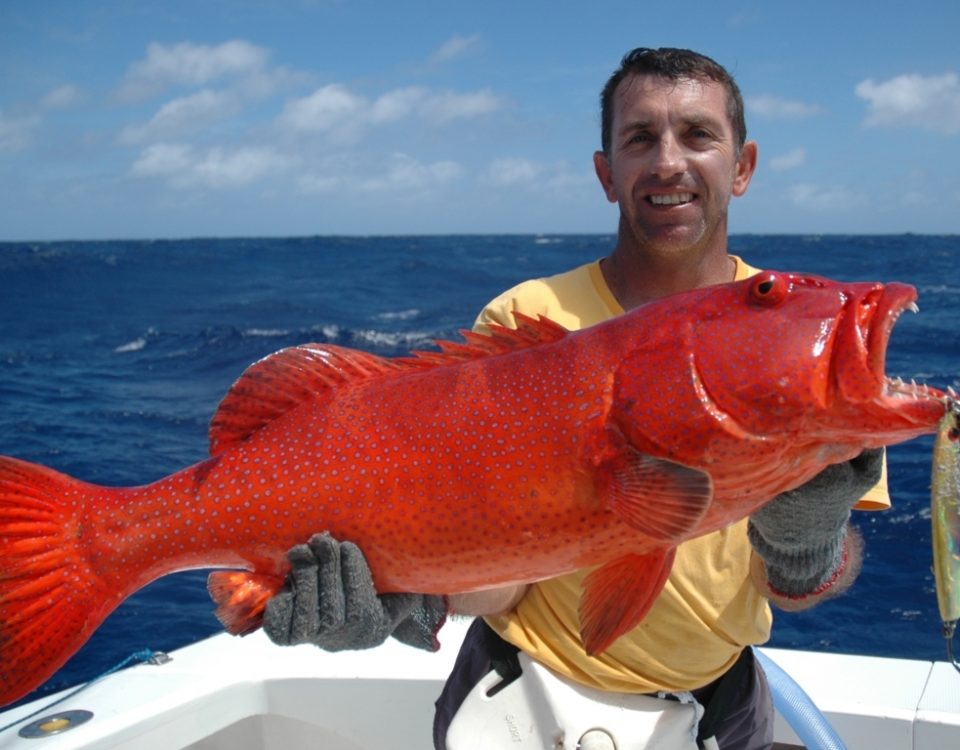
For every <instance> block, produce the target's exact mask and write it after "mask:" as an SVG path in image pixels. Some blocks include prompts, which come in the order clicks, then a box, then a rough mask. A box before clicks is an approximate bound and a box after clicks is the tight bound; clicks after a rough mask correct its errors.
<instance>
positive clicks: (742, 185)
mask: <svg viewBox="0 0 960 750" xmlns="http://www.w3.org/2000/svg"><path fill="white" fill-rule="evenodd" d="M756 169H757V142H756V141H747V142H746V143H744V144H743V147H742V148H741V149H740V158H739V159H738V160H737V171H736V174H735V175H734V177H733V191H732V192H733V194H734V195H735V196H737V197H738V198H739V197H740V196H741V195H743V194H744V193H746V192H747V188H748V187H749V186H750V180H751V179H752V178H753V173H754V171H756Z"/></svg>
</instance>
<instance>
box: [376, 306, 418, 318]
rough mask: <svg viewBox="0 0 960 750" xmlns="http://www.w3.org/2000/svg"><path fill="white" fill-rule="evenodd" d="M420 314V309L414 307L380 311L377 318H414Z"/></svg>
mask: <svg viewBox="0 0 960 750" xmlns="http://www.w3.org/2000/svg"><path fill="white" fill-rule="evenodd" d="M418 315H420V311H419V310H417V309H416V308H413V307H412V308H410V309H409V310H397V311H396V312H384V313H379V314H378V315H377V316H376V318H377V320H412V319H413V318H416V317H417V316H418Z"/></svg>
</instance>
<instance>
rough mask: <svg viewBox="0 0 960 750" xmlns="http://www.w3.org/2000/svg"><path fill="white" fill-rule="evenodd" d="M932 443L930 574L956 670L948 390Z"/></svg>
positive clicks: (959, 419)
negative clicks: (931, 554)
mask: <svg viewBox="0 0 960 750" xmlns="http://www.w3.org/2000/svg"><path fill="white" fill-rule="evenodd" d="M946 405H947V410H946V413H945V414H944V415H943V419H941V420H940V425H939V427H938V429H937V437H936V439H935V440H934V443H933V469H932V478H931V483H930V520H931V524H932V536H933V577H934V580H935V581H936V587H937V604H938V605H939V608H940V619H941V621H942V622H943V637H944V638H945V639H946V641H947V657H948V658H949V660H950V663H951V664H953V666H954V668H955V669H956V670H957V671H958V672H960V662H958V661H957V658H956V656H955V653H954V645H953V636H954V633H955V631H956V629H957V621H958V620H960V400H958V399H957V398H956V394H954V393H953V392H952V391H951V395H950V397H949V398H948V399H947V404H946Z"/></svg>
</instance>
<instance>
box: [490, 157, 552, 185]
mask: <svg viewBox="0 0 960 750" xmlns="http://www.w3.org/2000/svg"><path fill="white" fill-rule="evenodd" d="M542 172H543V166H542V165H540V164H537V163H535V162H532V161H530V160H529V159H518V158H512V157H507V158H502V159H495V160H494V161H492V162H491V163H490V166H489V167H487V172H486V176H485V181H486V182H488V183H490V184H492V185H501V186H507V185H518V184H526V183H530V182H533V181H534V180H536V179H537V178H538V177H539V176H540V175H541V174H542Z"/></svg>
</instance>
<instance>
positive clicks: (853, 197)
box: [788, 183, 866, 212]
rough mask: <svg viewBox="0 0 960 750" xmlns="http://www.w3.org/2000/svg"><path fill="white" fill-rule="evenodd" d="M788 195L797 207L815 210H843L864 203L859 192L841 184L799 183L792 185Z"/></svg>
mask: <svg viewBox="0 0 960 750" xmlns="http://www.w3.org/2000/svg"><path fill="white" fill-rule="evenodd" d="M788 195H789V197H790V200H791V201H792V203H793V205H794V206H796V207H797V208H802V209H807V210H812V211H817V212H844V211H848V210H851V209H854V208H858V207H860V206H862V205H864V204H865V202H866V201H865V199H864V197H863V195H862V194H861V193H858V192H854V191H853V190H851V189H850V188H848V187H845V186H843V185H831V186H829V187H823V186H822V185H813V184H810V183H801V184H797V185H792V186H791V187H790V188H789V190H788Z"/></svg>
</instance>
